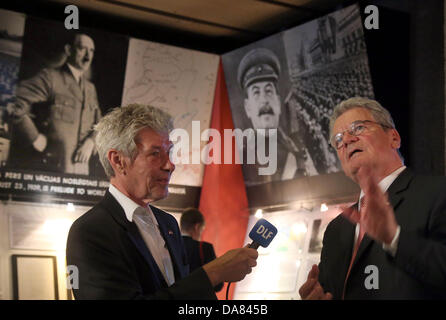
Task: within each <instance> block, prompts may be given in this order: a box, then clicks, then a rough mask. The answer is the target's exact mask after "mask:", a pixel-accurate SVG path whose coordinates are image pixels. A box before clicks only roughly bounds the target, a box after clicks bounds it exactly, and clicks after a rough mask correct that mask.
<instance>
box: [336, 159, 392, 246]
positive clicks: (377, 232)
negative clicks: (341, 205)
mask: <svg viewBox="0 0 446 320" xmlns="http://www.w3.org/2000/svg"><path fill="white" fill-rule="evenodd" d="M356 177H357V179H358V183H359V185H360V187H361V189H362V191H363V192H364V197H365V201H364V203H363V204H362V205H361V207H360V211H359V212H358V210H356V208H352V207H350V208H346V209H345V210H344V211H343V212H342V215H343V216H344V217H346V218H347V219H349V220H350V221H352V222H353V223H359V225H360V227H361V229H362V230H364V231H365V233H367V234H368V235H369V236H370V237H371V238H373V239H375V240H377V241H379V242H381V243H385V244H390V243H391V242H392V240H393V237H394V236H395V233H396V231H397V228H398V224H397V222H396V219H395V213H394V211H393V208H392V206H391V205H390V203H389V199H388V196H387V194H386V193H384V192H382V191H381V189H380V188H379V186H378V182H377V181H376V180H375V177H374V176H373V175H372V171H371V169H370V168H368V167H361V168H360V169H359V171H358V173H357V176H356Z"/></svg>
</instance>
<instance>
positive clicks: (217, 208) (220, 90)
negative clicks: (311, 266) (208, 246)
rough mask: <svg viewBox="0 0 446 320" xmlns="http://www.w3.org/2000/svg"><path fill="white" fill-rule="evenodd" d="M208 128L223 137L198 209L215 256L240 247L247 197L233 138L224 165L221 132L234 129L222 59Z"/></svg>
mask: <svg viewBox="0 0 446 320" xmlns="http://www.w3.org/2000/svg"><path fill="white" fill-rule="evenodd" d="M210 128H213V129H216V130H218V131H219V132H220V136H221V138H222V139H221V140H222V141H221V151H220V153H221V154H219V155H221V164H215V163H211V164H208V165H206V167H205V169H204V176H203V185H202V189H201V196H200V206H199V210H200V211H201V212H202V213H203V215H204V217H205V220H206V228H205V230H204V232H203V240H204V241H208V242H211V243H212V244H213V245H214V248H215V251H216V255H217V257H218V256H221V255H223V254H224V253H225V252H226V251H228V250H230V249H235V248H240V247H242V246H243V245H244V243H243V241H244V239H245V234H246V228H247V227H248V220H249V210H248V198H247V195H246V189H245V182H244V180H243V172H242V167H241V165H240V164H236V163H235V161H234V158H235V157H237V156H238V155H237V148H236V144H235V139H232V148H231V149H232V155H233V157H232V158H233V161H232V164H223V163H224V149H225V148H223V147H224V134H223V130H224V129H231V130H233V129H234V123H233V121H232V114H231V108H230V106H229V99H228V92H227V89H226V83H225V79H224V72H223V66H222V63H221V60H220V65H219V68H218V75H217V83H216V88H215V95H214V105H213V109H212V119H211V125H210ZM215 155H216V154H215V153H214V156H215ZM234 156H235V157H234ZM226 286H227V284H225V286H224V288H223V289H222V290H221V291H220V292H218V293H217V297H218V298H219V299H225V297H226ZM234 287H235V284H232V285H231V287H230V293H229V299H232V297H233V294H234Z"/></svg>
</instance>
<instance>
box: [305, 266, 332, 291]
mask: <svg viewBox="0 0 446 320" xmlns="http://www.w3.org/2000/svg"><path fill="white" fill-rule="evenodd" d="M318 277H319V268H318V267H317V265H315V264H314V265H313V266H312V267H311V270H310V272H309V273H308V277H307V281H306V282H305V283H304V284H303V285H302V286H301V287H300V289H299V294H300V297H301V298H302V300H331V299H333V295H332V294H331V293H329V292H327V293H324V289H323V288H322V286H321V284H320V283H319V280H318Z"/></svg>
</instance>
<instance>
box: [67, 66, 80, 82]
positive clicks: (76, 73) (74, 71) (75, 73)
mask: <svg viewBox="0 0 446 320" xmlns="http://www.w3.org/2000/svg"><path fill="white" fill-rule="evenodd" d="M67 65H68V68H69V69H70V71H71V73H72V74H73V77H74V79H76V82H77V83H79V80H80V78H81V77H82V74H83V71H81V70H79V69H76V68H75V67H73V66H72V65H71V64H69V63H67Z"/></svg>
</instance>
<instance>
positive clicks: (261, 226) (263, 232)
mask: <svg viewBox="0 0 446 320" xmlns="http://www.w3.org/2000/svg"><path fill="white" fill-rule="evenodd" d="M276 234H277V228H276V227H275V226H273V225H272V224H271V223H269V222H268V221H266V220H265V219H260V220H259V221H257V223H256V224H255V225H254V227H253V228H252V230H251V232H250V233H249V237H250V238H251V239H252V240H253V241H254V243H257V244H258V245H260V246H262V247H264V248H266V247H267V246H268V245H269V244H270V243H271V241H272V240H273V239H274V237H275V236H276Z"/></svg>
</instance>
